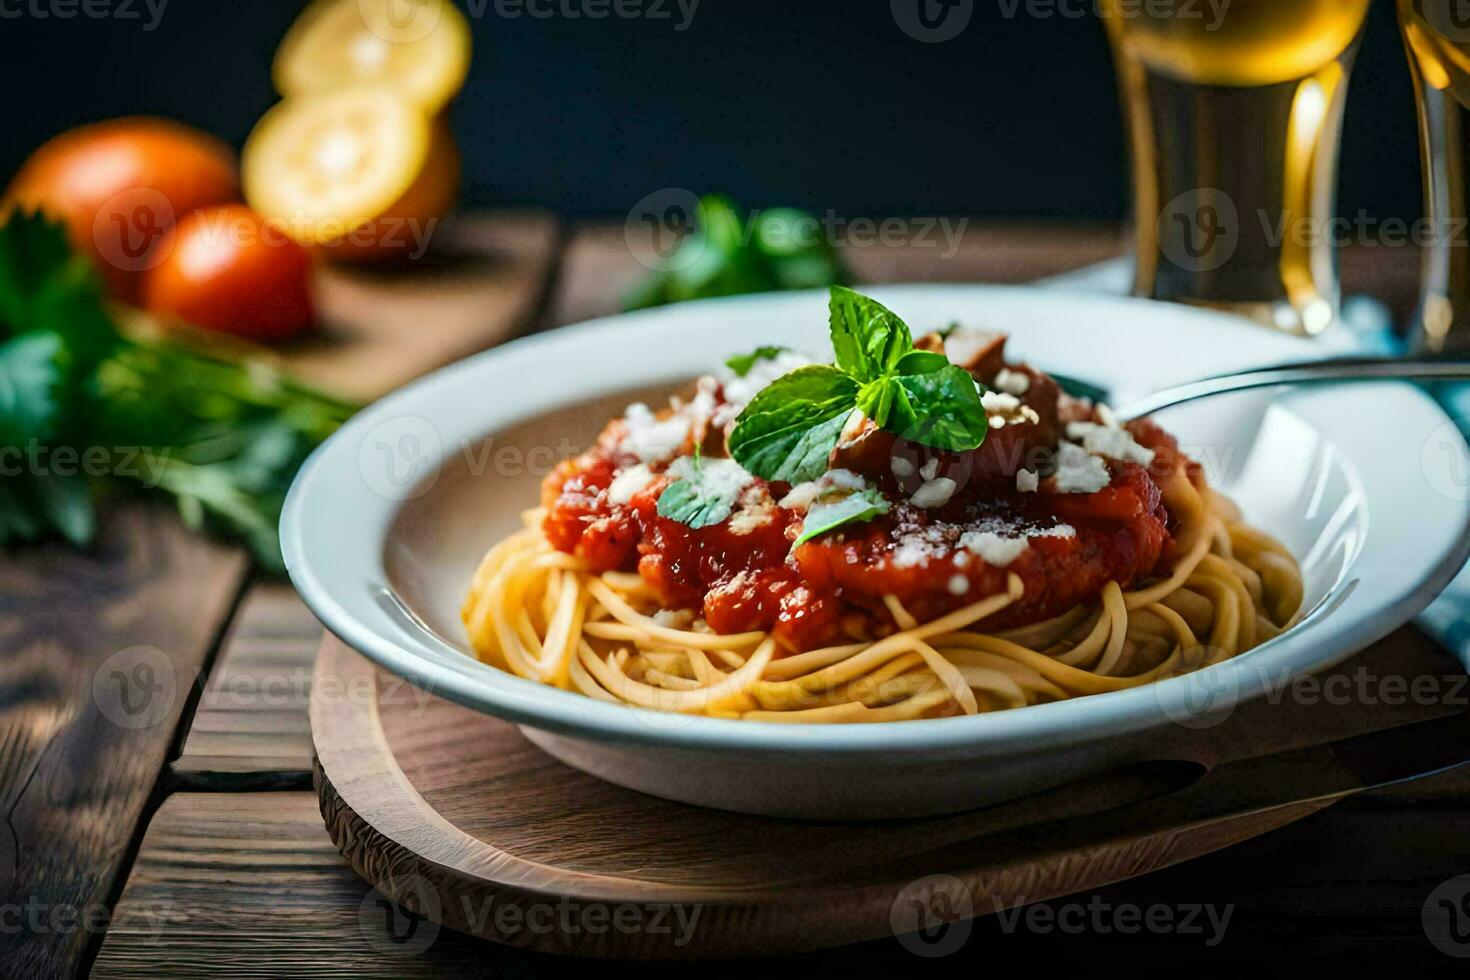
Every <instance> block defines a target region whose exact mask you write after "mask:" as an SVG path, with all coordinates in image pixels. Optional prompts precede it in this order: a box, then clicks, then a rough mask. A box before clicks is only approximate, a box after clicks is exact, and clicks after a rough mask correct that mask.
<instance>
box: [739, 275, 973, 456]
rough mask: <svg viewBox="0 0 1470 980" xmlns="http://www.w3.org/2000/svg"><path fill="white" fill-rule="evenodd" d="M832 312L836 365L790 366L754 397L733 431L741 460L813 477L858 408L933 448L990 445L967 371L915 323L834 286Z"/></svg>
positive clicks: (961, 449)
mask: <svg viewBox="0 0 1470 980" xmlns="http://www.w3.org/2000/svg"><path fill="white" fill-rule="evenodd" d="M830 309H831V335H832V350H833V352H834V353H835V355H836V359H837V364H836V366H835V367H834V366H830V365H815V366H812V367H804V368H800V369H798V370H796V371H792V372H791V373H790V374H786V375H783V376H782V377H780V378H778V379H777V380H776V381H774V382H772V383H771V384H770V385H768V386H767V387H766V388H765V389H764V390H762V391H761V392H760V394H758V395H756V396H755V398H753V399H751V402H750V404H749V405H747V406H746V407H745V410H744V411H742V412H741V413H740V417H739V418H738V419H736V421H735V428H734V429H733V430H731V432H730V439H729V444H730V454H731V455H732V456H734V457H735V459H736V461H737V462H739V463H740V465H741V466H744V467H745V468H746V469H747V470H749V471H750V472H751V473H754V474H755V475H756V476H759V477H763V478H764V479H767V480H780V481H784V482H787V483H801V482H804V481H807V480H814V479H816V478H817V477H819V476H821V475H822V473H824V472H826V469H827V459H828V457H829V456H830V455H831V453H832V450H833V449H834V448H835V447H836V445H837V439H838V436H839V435H840V434H841V432H842V429H843V428H844V426H845V425H846V423H847V419H848V417H849V416H850V415H851V414H852V412H853V410H854V409H858V410H859V411H861V412H862V413H863V415H865V416H867V417H868V418H869V419H871V420H872V422H873V424H874V425H877V426H878V427H879V428H882V429H886V430H887V431H889V432H892V433H894V434H896V435H900V436H903V437H904V438H906V439H910V440H912V441H914V442H917V443H920V444H922V445H925V446H930V447H932V448H934V449H941V450H949V451H953V452H964V451H966V450H970V449H974V448H976V447H977V446H979V445H980V444H981V443H982V442H984V441H985V434H986V431H987V428H988V426H987V420H986V414H985V409H984V407H983V406H982V405H981V404H980V392H979V390H978V389H977V388H976V386H975V381H974V379H973V378H972V377H971V376H970V373H969V372H968V371H966V370H965V369H964V368H962V367H959V366H958V365H955V364H951V363H950V362H949V359H948V358H946V357H945V356H944V355H942V354H935V353H932V352H929V351H919V350H915V349H914V339H913V335H912V334H911V333H910V331H909V328H908V324H906V323H904V322H903V320H901V319H900V318H899V317H898V315H897V314H895V313H894V312H893V311H892V310H890V309H888V308H887V307H886V306H884V305H883V304H882V303H879V302H878V301H877V300H874V299H871V298H869V297H867V296H863V295H861V294H859V293H856V292H854V291H852V290H851V289H847V288H845V287H842V286H834V287H832V299H831V303H830Z"/></svg>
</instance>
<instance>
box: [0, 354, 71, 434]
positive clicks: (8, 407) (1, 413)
mask: <svg viewBox="0 0 1470 980" xmlns="http://www.w3.org/2000/svg"><path fill="white" fill-rule="evenodd" d="M61 350H62V344H61V337H60V336H59V335H58V334H55V333H51V332H49V331H48V332H45V333H34V334H24V335H22V336H19V337H16V338H15V339H14V340H10V341H7V342H6V343H4V344H0V446H9V447H11V448H15V449H24V448H26V446H27V444H28V443H30V442H32V441H33V440H34V441H40V440H44V439H49V438H50V437H51V434H52V433H53V432H54V431H55V429H56V424H57V421H58V419H59V417H60V414H61V406H60V405H59V403H58V401H57V389H58V388H60V386H61V366H60V364H59V363H58V360H59V358H60V356H61Z"/></svg>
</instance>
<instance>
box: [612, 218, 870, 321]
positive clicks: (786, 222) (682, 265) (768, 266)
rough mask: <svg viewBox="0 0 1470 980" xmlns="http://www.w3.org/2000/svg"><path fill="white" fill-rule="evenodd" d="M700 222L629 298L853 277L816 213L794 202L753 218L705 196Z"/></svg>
mask: <svg viewBox="0 0 1470 980" xmlns="http://www.w3.org/2000/svg"><path fill="white" fill-rule="evenodd" d="M694 218H695V222H694V228H693V229H692V230H691V231H690V232H689V233H688V234H687V235H686V236H685V238H684V240H683V241H682V242H681V243H680V244H679V246H678V248H677V249H676V250H675V252H674V254H673V255H672V256H670V257H669V259H668V261H667V262H666V263H664V265H665V266H666V267H665V268H660V269H657V270H655V271H654V272H653V273H651V274H650V275H649V277H648V278H647V279H646V280H644V281H643V282H642V283H640V284H639V285H638V286H637V287H636V288H635V289H634V290H633V291H632V292H631V293H630V294H629V295H628V296H627V297H625V298H624V301H623V308H624V309H630V310H632V309H644V308H647V307H651V306H663V305H666V304H668V303H680V302H683V301H685V300H691V299H707V298H710V297H714V296H735V295H740V294H744V293H765V292H774V291H776V290H784V289H812V288H817V287H821V286H830V285H832V284H833V283H842V282H847V281H849V279H850V277H849V275H848V273H847V270H846V269H845V268H844V267H843V265H842V261H841V260H840V258H839V257H838V255H837V251H836V249H834V248H833V247H832V245H831V244H830V243H829V242H828V241H827V239H826V236H825V234H823V233H822V230H821V229H820V227H819V226H818V224H817V220H816V218H814V217H812V216H811V215H808V214H806V213H805V212H802V211H798V210H795V209H792V208H776V209H771V210H768V211H762V212H758V213H757V214H756V215H755V216H754V217H752V218H751V219H750V221H748V222H747V221H744V220H742V218H741V215H740V211H739V209H738V208H737V207H736V206H735V204H734V203H733V202H732V201H731V200H730V199H729V198H727V197H724V196H723V195H719V194H711V195H707V196H705V197H703V198H701V199H700V201H699V204H698V207H697V210H696V213H695V215H694Z"/></svg>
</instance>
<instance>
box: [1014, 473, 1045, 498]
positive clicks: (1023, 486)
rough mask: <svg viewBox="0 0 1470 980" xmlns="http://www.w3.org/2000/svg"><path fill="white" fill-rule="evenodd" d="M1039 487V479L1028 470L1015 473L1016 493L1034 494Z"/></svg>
mask: <svg viewBox="0 0 1470 980" xmlns="http://www.w3.org/2000/svg"><path fill="white" fill-rule="evenodd" d="M1039 486H1041V478H1040V477H1039V476H1037V475H1036V474H1035V473H1033V472H1031V471H1030V470H1017V471H1016V492H1017V493H1035V492H1036V488H1037V487H1039Z"/></svg>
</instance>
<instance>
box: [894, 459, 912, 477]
mask: <svg viewBox="0 0 1470 980" xmlns="http://www.w3.org/2000/svg"><path fill="white" fill-rule="evenodd" d="M888 468H889V469H890V470H892V471H893V475H894V476H896V477H898V478H899V479H900V480H905V479H908V478H909V477H911V476H913V475H914V464H913V463H912V462H910V461H909V460H907V459H904V458H903V457H902V456H895V457H893V459H891V460H889V461H888Z"/></svg>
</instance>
